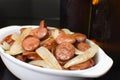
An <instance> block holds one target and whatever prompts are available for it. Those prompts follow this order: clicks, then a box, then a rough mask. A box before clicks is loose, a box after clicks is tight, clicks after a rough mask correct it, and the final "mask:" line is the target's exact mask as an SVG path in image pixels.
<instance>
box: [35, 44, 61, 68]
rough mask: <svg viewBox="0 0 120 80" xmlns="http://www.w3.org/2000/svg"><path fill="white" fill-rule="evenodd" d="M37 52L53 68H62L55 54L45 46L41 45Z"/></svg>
mask: <svg viewBox="0 0 120 80" xmlns="http://www.w3.org/2000/svg"><path fill="white" fill-rule="evenodd" d="M36 52H37V53H38V55H39V56H40V57H41V58H42V59H43V60H44V61H45V62H46V63H48V65H50V67H51V68H52V69H59V70H61V69H62V68H61V66H60V64H59V63H58V61H57V60H56V58H55V57H54V55H53V54H52V53H51V52H50V51H49V50H48V49H47V48H45V47H43V46H42V47H39V48H38V49H37V50H36Z"/></svg>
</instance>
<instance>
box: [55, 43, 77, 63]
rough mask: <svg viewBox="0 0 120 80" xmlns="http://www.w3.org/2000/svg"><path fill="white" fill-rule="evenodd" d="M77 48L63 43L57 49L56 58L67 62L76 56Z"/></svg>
mask: <svg viewBox="0 0 120 80" xmlns="http://www.w3.org/2000/svg"><path fill="white" fill-rule="evenodd" d="M74 53H75V48H74V46H73V45H72V44H71V43H61V44H59V45H58V46H57V47H56V50H55V56H56V58H57V59H58V60H61V61H66V60H69V59H71V58H72V57H73V56H74Z"/></svg>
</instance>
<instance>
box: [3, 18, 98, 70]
mask: <svg viewBox="0 0 120 80" xmlns="http://www.w3.org/2000/svg"><path fill="white" fill-rule="evenodd" d="M1 47H2V48H3V49H4V50H5V53H6V54H10V55H12V56H13V57H15V58H17V59H19V60H21V61H23V62H26V63H29V64H32V65H35V66H40V67H42V68H49V69H58V70H83V69H87V68H90V67H93V66H94V65H96V63H95V60H94V58H95V55H96V53H97V52H98V46H97V45H96V44H89V43H88V42H87V36H86V35H85V34H82V33H75V32H71V31H70V30H69V29H58V28H49V27H47V25H46V23H45V21H44V20H42V21H41V22H40V25H39V26H38V27H35V28H31V27H28V28H21V29H20V32H19V33H18V32H16V33H13V34H9V35H7V36H6V37H5V38H4V39H3V40H2V41H1Z"/></svg>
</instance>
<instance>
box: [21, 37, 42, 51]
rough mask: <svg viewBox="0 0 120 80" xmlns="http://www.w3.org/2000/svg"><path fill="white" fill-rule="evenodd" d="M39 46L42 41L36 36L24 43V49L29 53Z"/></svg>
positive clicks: (27, 38) (25, 40) (26, 39)
mask: <svg viewBox="0 0 120 80" xmlns="http://www.w3.org/2000/svg"><path fill="white" fill-rule="evenodd" d="M39 44H40V40H39V39H38V38H37V37H34V36H28V37H26V38H25V39H24V40H23V42H22V46H23V48H24V49H25V50H27V51H33V50H35V49H36V48H37V47H38V46H39Z"/></svg>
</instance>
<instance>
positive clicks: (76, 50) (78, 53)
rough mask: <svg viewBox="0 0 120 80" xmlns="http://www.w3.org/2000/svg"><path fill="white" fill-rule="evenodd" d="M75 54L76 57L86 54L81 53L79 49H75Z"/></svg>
mask: <svg viewBox="0 0 120 80" xmlns="http://www.w3.org/2000/svg"><path fill="white" fill-rule="evenodd" d="M75 54H76V55H80V54H84V51H80V50H78V49H77V48H75Z"/></svg>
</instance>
